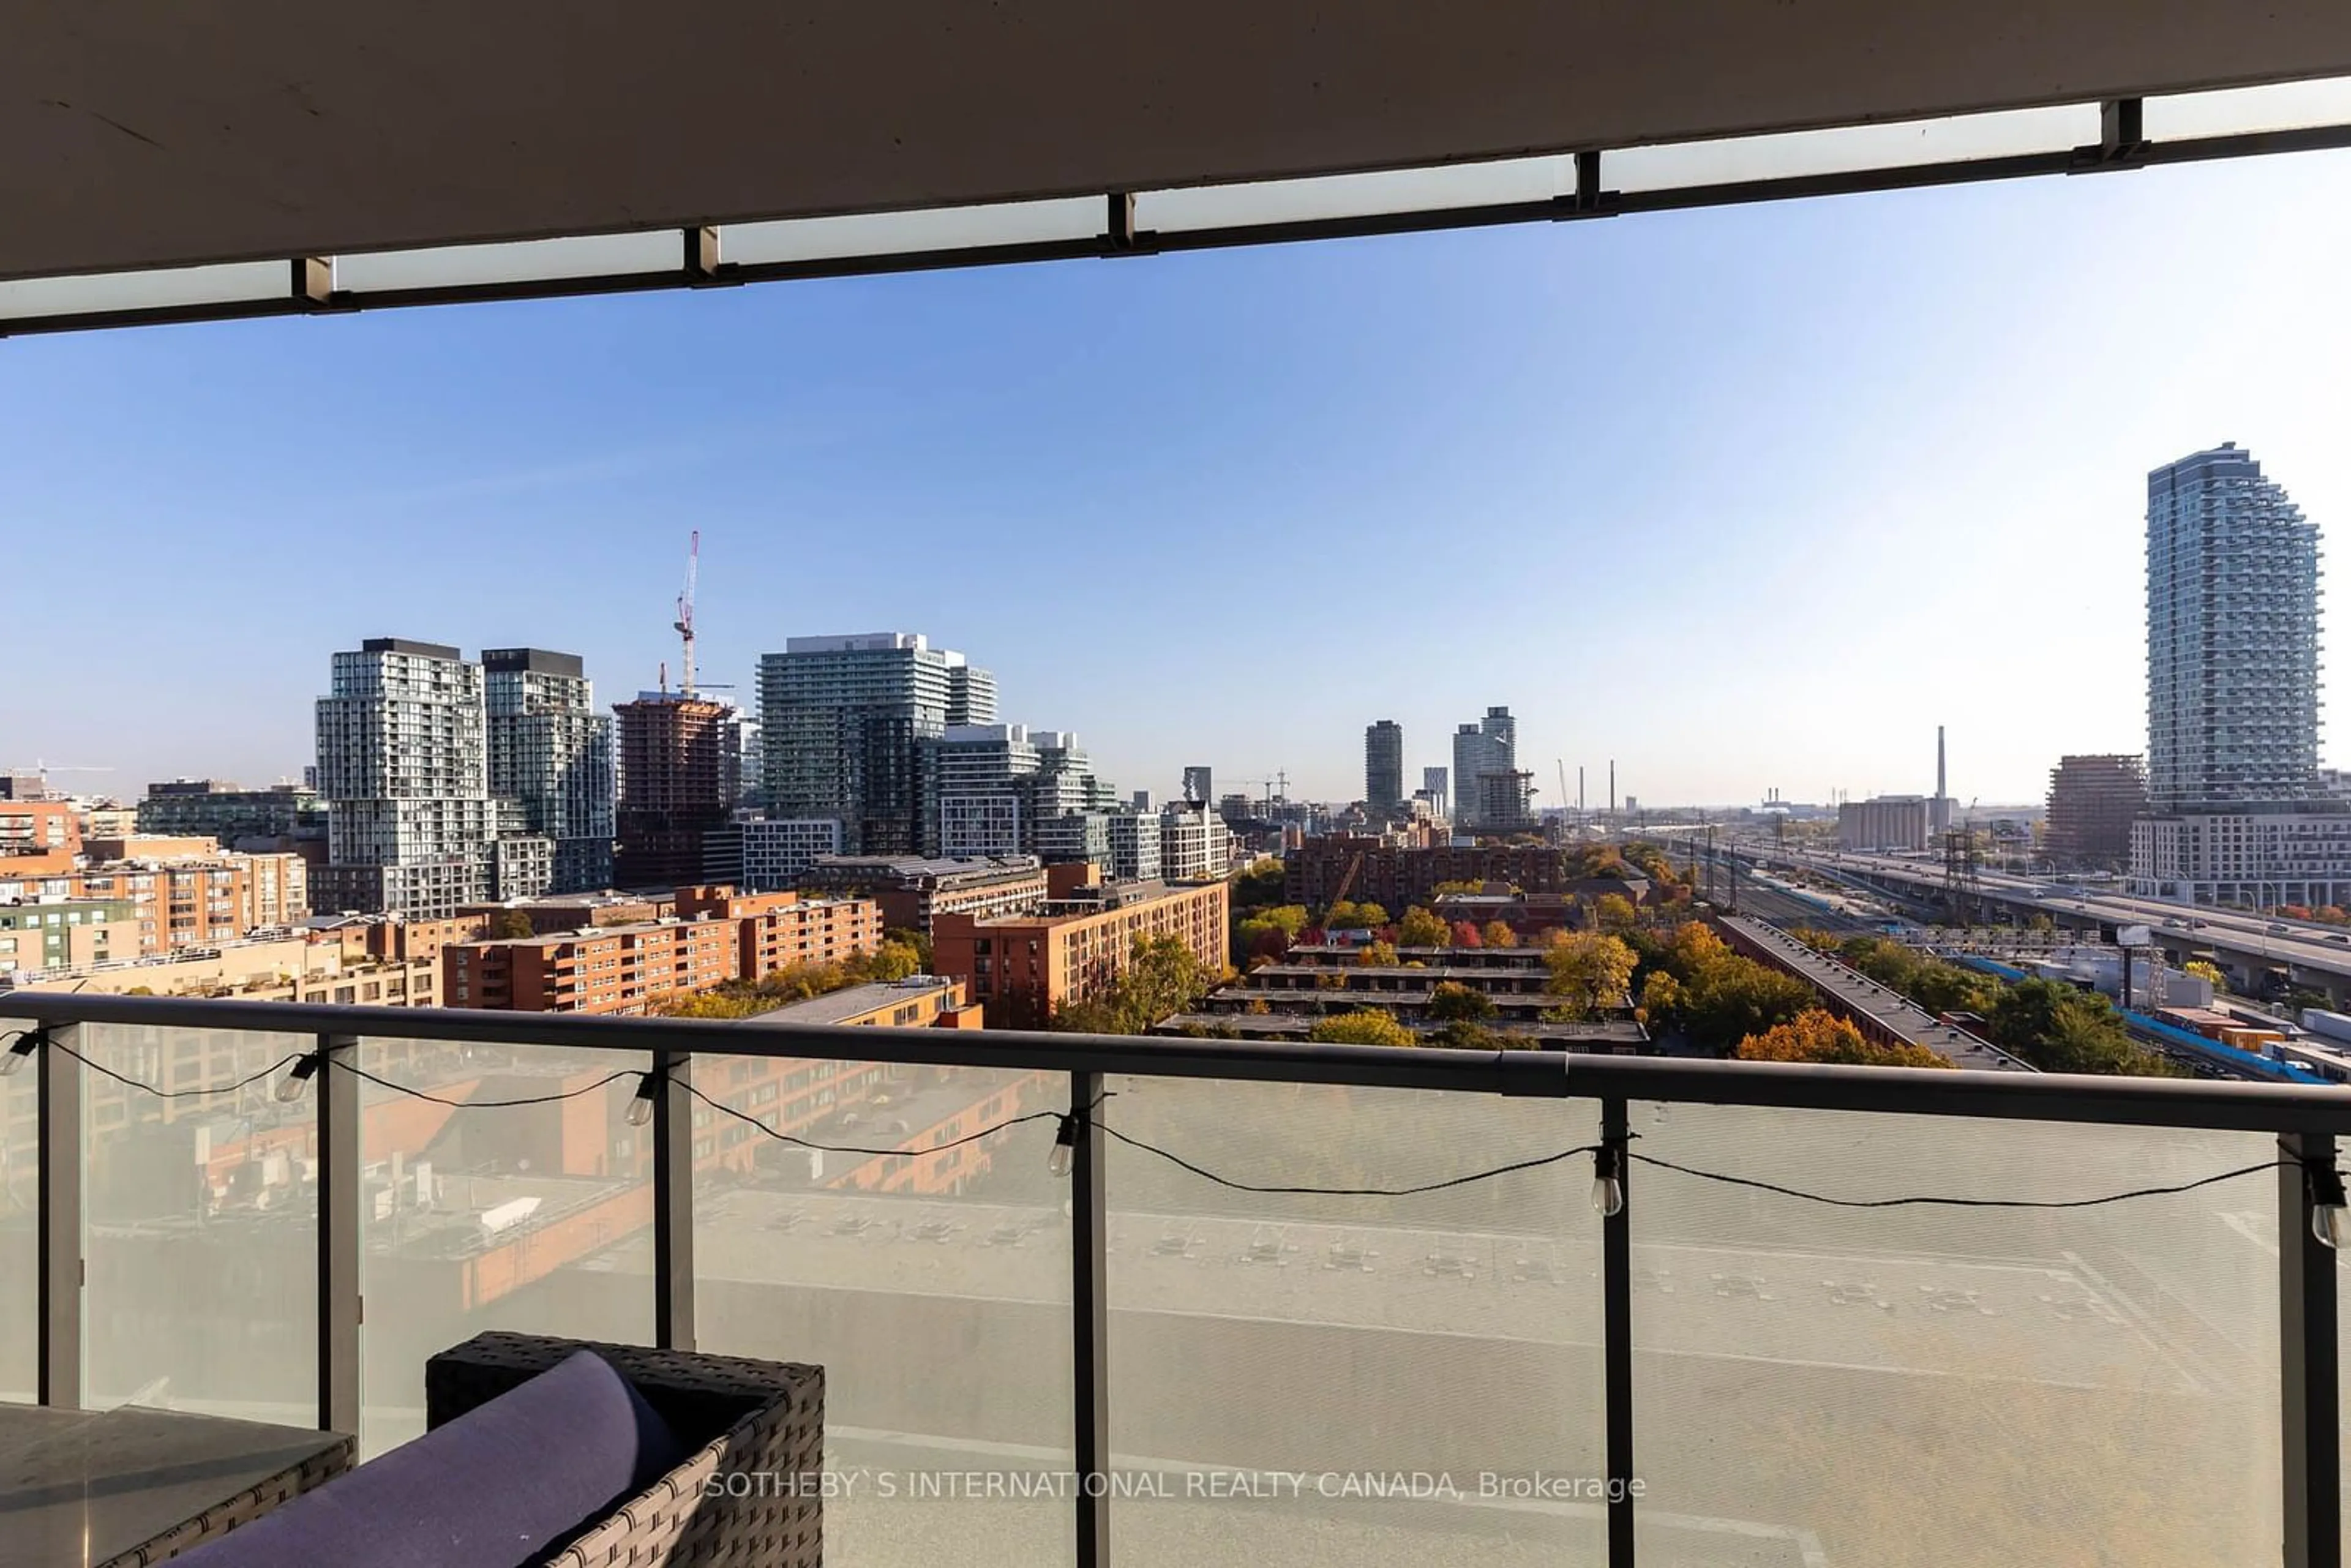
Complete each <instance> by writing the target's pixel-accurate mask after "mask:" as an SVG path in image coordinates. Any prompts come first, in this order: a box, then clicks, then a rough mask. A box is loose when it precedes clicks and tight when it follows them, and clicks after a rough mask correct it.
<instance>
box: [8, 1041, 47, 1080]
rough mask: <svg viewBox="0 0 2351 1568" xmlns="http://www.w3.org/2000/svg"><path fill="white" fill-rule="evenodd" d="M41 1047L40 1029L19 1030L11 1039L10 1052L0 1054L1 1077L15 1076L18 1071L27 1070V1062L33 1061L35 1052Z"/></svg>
mask: <svg viewBox="0 0 2351 1568" xmlns="http://www.w3.org/2000/svg"><path fill="white" fill-rule="evenodd" d="M40 1048H41V1036H40V1033H39V1031H37V1030H29V1029H20V1030H17V1031H16V1034H15V1036H14V1037H13V1038H12V1039H11V1040H10V1041H9V1044H8V1054H7V1055H5V1056H0V1078H14V1077H16V1074H17V1073H19V1072H22V1071H24V1070H25V1063H26V1062H28V1061H32V1060H33V1052H35V1051H38V1050H39V1049H40Z"/></svg>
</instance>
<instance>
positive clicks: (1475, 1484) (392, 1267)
mask: <svg viewBox="0 0 2351 1568" xmlns="http://www.w3.org/2000/svg"><path fill="white" fill-rule="evenodd" d="M5 1006H6V1007H7V1008H8V1009H11V1010H12V1011H13V1012H14V1013H15V1014H16V1018H14V1019H0V1039H5V1038H6V1037H7V1036H9V1035H12V1034H13V1033H14V1032H15V1031H16V1030H18V1029H21V1028H29V1027H34V1026H36V1025H37V1026H40V1027H42V1028H44V1029H45V1030H46V1031H47V1032H46V1034H45V1035H44V1036H43V1037H42V1041H43V1043H42V1044H41V1045H39V1046H38V1047H37V1048H36V1049H35V1050H34V1051H32V1052H31V1054H30V1055H28V1056H26V1058H24V1061H23V1065H22V1066H21V1067H20V1069H19V1070H18V1071H15V1072H13V1073H12V1074H10V1075H9V1076H7V1077H5V1078H0V1118H5V1120H0V1396H5V1397H8V1398H12V1399H16V1400H32V1399H41V1400H44V1401H46V1402H47V1403H50V1404H55V1405H62V1406H72V1405H81V1406H93V1407H102V1406H113V1405H118V1404H122V1403H126V1402H140V1403H146V1404H152V1405H159V1406H173V1407H178V1408H183V1409H192V1410H198V1411H204V1412H211V1413H216V1414H228V1415H236V1416H247V1417H249V1418H255V1419H261V1420H269V1421H276V1422H279V1423H281V1424H294V1425H320V1426H332V1427H338V1428H339V1429H353V1428H356V1429H357V1430H358V1432H359V1433H360V1437H361V1446H362V1455H363V1457H364V1455H366V1454H371V1453H381V1452H382V1451H384V1450H385V1449H387V1448H391V1447H393V1446H395V1445H397V1444H399V1443H402V1442H404V1441H406V1440H408V1439H409V1438H410V1437H413V1436H414V1435H415V1434H416V1433H417V1432H418V1431H420V1430H421V1429H422V1426H423V1415H422V1409H421V1406H422V1372H423V1363H424V1360H425V1358H426V1357H428V1356H429V1355H431V1354H434V1352H436V1351H438V1350H441V1349H443V1348H445V1347H447V1346H449V1345H451V1344H455V1343H458V1342H460V1341H463V1340H464V1339H465V1338H467V1337H469V1336H470V1335H472V1334H474V1333H477V1332H480V1331H482V1330H484V1329H491V1328H510V1329H518V1330H526V1331H529V1332H535V1333H552V1334H560V1335H567V1336H574V1337H580V1338H587V1339H605V1340H621V1341H629V1342H636V1343H674V1344H692V1345H695V1346H698V1347H699V1348H702V1349H705V1350H712V1351H717V1352H722V1353H726V1354H742V1355H750V1356H758V1357H763V1358H769V1359H776V1360H792V1361H804V1362H810V1363H814V1364H819V1365H821V1366H822V1367H824V1369H825V1374H826V1385H827V1387H826V1401H825V1404H826V1423H827V1425H826V1434H825V1463H826V1467H827V1475H828V1477H829V1478H830V1480H829V1483H828V1484H829V1485H830V1486H831V1489H832V1490H831V1491H830V1492H829V1493H828V1496H827V1499H826V1502H825V1515H826V1517H825V1530H826V1535H827V1542H826V1547H827V1554H828V1555H827V1560H828V1561H829V1562H833V1563H844V1564H850V1565H852V1568H858V1565H863V1564H898V1563H934V1562H942V1561H951V1562H955V1563H962V1564H971V1565H979V1568H989V1565H993V1564H998V1563H1001V1564H1006V1565H1011V1564H1024V1565H1025V1564H1035V1563H1046V1564H1050V1563H1070V1564H1074V1565H1078V1568H1086V1565H1092V1564H1100V1563H1108V1562H1113V1561H1115V1562H1117V1563H1142V1564H1151V1563H1167V1564H1179V1563H1180V1564H1186V1565H1188V1564H1192V1563H1232V1562H1250V1561H1261V1562H1266V1563H1311V1564H1322V1563H1330V1564H1341V1563H1343V1564H1348V1565H1350V1568H1356V1565H1361V1568H1390V1565H1393V1568H1406V1565H1408V1564H1409V1565H1413V1568H1418V1565H1421V1564H1426V1563H1456V1562H1460V1563H1468V1562H1477V1563H1481V1564H1483V1563H1502V1564H1517V1563H1526V1564H1530V1565H1531V1564H1537V1563H1541V1564H1557V1563H1593V1564H1598V1563H1608V1564H1611V1565H1612V1568H1614V1565H1621V1564H1626V1563H1643V1564H1648V1565H1651V1568H1656V1565H1659V1564H1664V1565H1668V1568H1780V1565H1782V1564H1784V1565H1787V1568H1819V1565H1821V1564H1848V1563H1850V1564H1869V1565H1873V1568H1875V1565H1880V1564H1911V1563H1916V1564H1930V1563H1931V1564H1943V1563H1986V1562H1998V1563H2101V1562H2111V1563H2131V1564H2133V1565H2134V1568H2170V1565H2173V1564H2178V1565H2180V1568H2188V1565H2190V1564H2193V1565H2196V1568H2209V1565H2210V1564H2215V1563H2228V1564H2242V1563H2276V1562H2281V1561H2283V1562H2286V1563H2296V1564H2301V1563H2321V1562H2329V1563H2331V1562H2335V1561H2338V1560H2339V1558H2338V1557H2337V1556H2335V1555H2331V1554H2330V1553H2332V1552H2335V1550H2336V1547H2337V1545H2338V1543H2339V1538H2340V1529H2339V1507H2340V1503H2339V1499H2340V1494H2341V1490H2342V1482H2343V1479H2344V1478H2343V1475H2342V1469H2343V1458H2342V1452H2343V1450H2342V1448H2341V1444H2340V1441H2339V1437H2338V1414H2337V1413H2338V1410H2339V1406H2340V1399H2339V1391H2338V1387H2337V1384H2338V1379H2339V1372H2338V1368H2339V1366H2340V1364H2341V1358H2342V1347H2341V1345H2340V1344H2339V1343H2338V1341H2339V1334H2340V1329H2339V1319H2338V1314H2337V1311H2336V1291H2335V1277H2336V1276H2335V1253H2334V1251H2333V1250H2332V1249H2328V1248H2326V1247H2325V1246H2322V1245H2321V1244H2320V1243H2319V1241H2318V1240H2317V1239H2315V1237H2314V1233H2313V1230H2312V1226H2311V1221H2312V1217H2313V1212H2314V1203H2315V1202H2316V1201H2317V1200H2318V1199H2320V1198H2323V1197H2325V1196H2326V1195H2327V1192H2328V1188H2327V1186H2326V1183H2325V1175H2326V1173H2331V1172H2332V1171H2333V1170H2334V1162H2335V1139H2336V1137H2337V1136H2338V1135H2339V1134H2342V1133H2344V1132H2346V1131H2351V1090H2345V1089H2333V1088H2326V1089H2317V1088H2303V1087H2298V1086H2273V1085H2257V1084H2241V1083H2212V1082H2194V1081H2152V1080H2148V1081H2130V1080H2114V1079H2089V1080H2067V1079H2060V1078H2054V1077H2050V1076H2045V1075H2033V1074H1991V1073H1959V1072H1931V1073H1928V1072H1919V1073H1910V1072H1900V1071H1886V1070H1865V1069H1817V1068H1816V1069H1796V1068H1783V1067H1776V1066H1771V1065H1768V1064H1761V1063H1721V1062H1687V1061H1663V1060H1657V1059H1645V1058H1619V1057H1582V1056H1577V1057H1562V1056H1560V1055H1557V1054H1551V1053H1542V1052H1503V1053H1499V1054H1494V1053H1471V1052H1451V1051H1375V1050H1364V1049H1356V1048H1348V1047H1318V1046H1288V1045H1280V1046H1274V1045H1255V1044H1246V1043H1240V1042H1228V1041H1218V1040H1134V1039H1126V1040H1115V1039H1101V1038H1093V1037H1081V1036H1071V1035H1050V1036H1048V1035H1024V1034H1014V1033H998V1032H995V1031H989V1032H986V1033H982V1034H977V1035H966V1034H960V1033H953V1032H949V1031H943V1030H879V1029H856V1030H847V1029H786V1028H758V1029H747V1028H744V1027H742V1026H740V1025H730V1024H725V1023H711V1022H677V1021H671V1020H652V1019H583V1018H573V1017H542V1018H516V1017H511V1016H492V1015H486V1014H479V1013H464V1012H453V1013H438V1012H431V1011H396V1010H385V1009H344V1008H318V1007H303V1006H290V1005H286V1004H268V1003H241V1002H234V1001H218V1002H214V1001H180V1000H170V999H163V998H101V997H87V996H75V995H68V994H39V995H26V994H22V993H19V994H18V995H16V997H13V998H10V999H9V1001H8V1002H7V1003H6V1004H5ZM319 1051H324V1052H325V1060H324V1065H323V1066H322V1067H320V1068H319V1071H317V1072H315V1073H314V1074H312V1075H311V1077H310V1078H309V1080H308V1082H306V1083H305V1084H304V1085H303V1086H302V1089H301V1092H299V1093H298V1094H297V1095H296V1096H294V1097H292V1098H287V1097H285V1096H283V1095H281V1093H280V1089H281V1086H282V1085H283V1084H284V1082H285V1080H286V1078H287V1068H286V1067H285V1066H284V1064H285V1063H286V1062H287V1061H288V1060H289V1059H295V1060H299V1059H301V1058H302V1057H304V1056H305V1055H306V1054H308V1053H316V1052H319ZM834 1053H838V1054H834ZM657 1069H658V1071H657ZM648 1075H651V1076H650V1077H649V1076H648ZM166 1095H169V1096H170V1097H168V1098H167V1097H166ZM1073 1108H1074V1109H1075V1110H1076V1111H1077V1112H1078V1115H1077V1116H1076V1117H1075V1119H1073V1120H1072V1119H1069V1113H1071V1111H1072V1110H1073ZM1062 1134H1067V1145H1066V1147H1065V1148H1063V1149H1062V1150H1061V1153H1060V1154H1058V1155H1057V1154H1056V1152H1055V1151H1056V1149H1057V1145H1058V1144H1059V1143H1060V1141H1061V1135H1062ZM1595 1151H1608V1153H1606V1154H1605V1155H1602V1154H1597V1153H1595ZM1603 1159H1606V1160H1608V1161H1611V1162H1614V1164H1615V1165H1616V1166H1617V1167H1618V1169H1619V1171H1620V1175H1619V1176H1618V1178H1617V1190H1618V1191H1619V1192H1621V1194H1622V1195H1623V1202H1622V1203H1621V1205H1619V1206H1616V1207H1614V1209H1613V1210H1612V1211H1611V1212H1608V1213H1605V1214H1604V1213H1603V1212H1602V1206H1600V1205H1599V1204H1596V1203H1595V1201H1594V1199H1595V1190H1594V1189H1595V1175H1596V1173H1597V1172H1598V1171H1599V1169H1600V1168H1601V1164H1602V1161H1603ZM1464 1178H1467V1179H1464ZM2214 1178H2218V1179H2214ZM2335 1190H2337V1191H2339V1188H2338V1189H2335ZM1917 1197H1931V1198H1934V1199H1937V1200H1938V1201H1935V1202H1931V1203H1916V1202H1900V1203H1894V1202H1889V1201H1888V1200H1891V1199H1905V1198H1917ZM2106 1199H2113V1200H2114V1201H2105V1200H2106ZM2089 1200H2098V1201H2089ZM2281 1542H2284V1543H2286V1545H2285V1547H2284V1548H2283V1552H2284V1554H2283V1556H2282V1555H2281V1552H2282V1548H2281ZM2305 1542H2306V1543H2311V1545H2310V1546H2309V1549H2307V1550H2304V1548H2303V1546H2302V1545H2301V1543H2305ZM2297 1551H2300V1552H2302V1554H2301V1555H2295V1554H2294V1553H2295V1552H2297Z"/></svg>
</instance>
